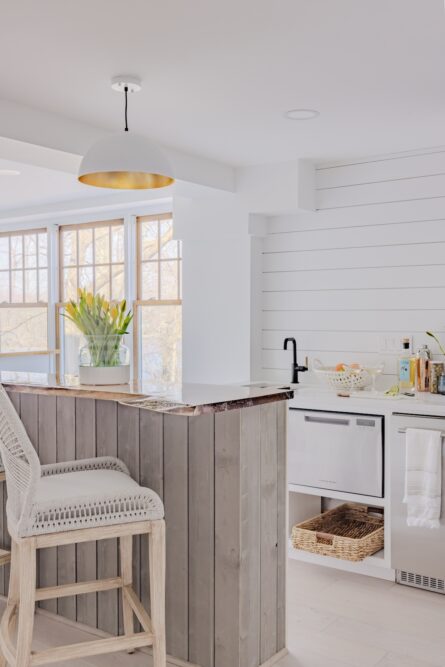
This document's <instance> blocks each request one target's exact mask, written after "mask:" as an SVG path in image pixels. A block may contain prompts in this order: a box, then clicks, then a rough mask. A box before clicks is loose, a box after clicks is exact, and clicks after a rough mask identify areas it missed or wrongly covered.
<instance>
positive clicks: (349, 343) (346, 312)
mask: <svg viewBox="0 0 445 667" xmlns="http://www.w3.org/2000/svg"><path fill="white" fill-rule="evenodd" d="M316 187H317V210H316V211H315V212H309V213H304V214H300V215H295V216H282V217H276V218H271V219H270V221H269V229H268V235H267V237H266V238H265V239H264V242H263V254H262V296H261V306H262V318H261V319H262V332H261V348H262V351H261V365H262V368H261V369H257V371H256V372H257V375H258V377H263V378H268V379H270V380H279V381H288V380H289V364H290V361H291V353H290V352H283V351H282V343H283V339H284V338H285V337H286V336H295V338H296V339H297V342H298V345H299V361H300V363H302V362H303V360H304V356H305V355H308V356H309V358H310V359H313V358H316V357H318V358H320V359H321V360H322V361H323V362H324V363H326V364H334V363H338V362H342V361H343V362H345V363H348V362H353V361H359V362H362V363H372V362H373V361H376V360H378V359H383V360H384V361H385V364H386V368H385V377H384V378H383V382H384V383H385V384H386V385H388V384H390V383H392V382H393V381H394V380H395V377H396V376H395V374H396V372H397V353H394V352H393V351H391V350H388V348H389V346H390V345H391V342H390V341H388V339H390V338H392V339H395V340H396V341H398V340H399V339H401V338H402V337H403V336H404V335H410V336H412V337H413V340H414V346H415V349H417V348H418V346H419V345H421V344H422V343H426V342H428V343H433V341H432V340H431V339H430V338H428V337H427V336H425V333H424V332H425V329H432V330H433V331H435V332H439V333H441V334H442V336H443V339H444V343H445V150H437V151H434V152H429V153H423V154H415V155H403V156H395V157H391V156H389V157H384V158H370V159H369V160H361V161H357V162H356V163H354V164H338V165H326V166H320V167H318V168H317V171H316ZM385 348H386V349H385ZM433 349H435V347H434V343H433ZM436 351H437V350H436ZM437 358H440V357H439V356H438V357H437ZM302 380H307V377H306V376H302Z"/></svg>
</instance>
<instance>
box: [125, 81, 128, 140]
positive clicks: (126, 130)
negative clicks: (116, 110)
mask: <svg viewBox="0 0 445 667" xmlns="http://www.w3.org/2000/svg"><path fill="white" fill-rule="evenodd" d="M124 91H125V132H128V117H127V113H128V86H125V88H124Z"/></svg>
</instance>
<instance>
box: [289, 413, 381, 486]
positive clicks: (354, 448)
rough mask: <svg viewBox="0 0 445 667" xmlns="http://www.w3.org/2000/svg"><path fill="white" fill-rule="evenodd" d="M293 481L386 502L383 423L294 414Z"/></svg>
mask: <svg viewBox="0 0 445 667" xmlns="http://www.w3.org/2000/svg"><path fill="white" fill-rule="evenodd" d="M288 471H289V472H288V481H289V483H290V484H298V485H301V486H310V487H315V488H319V489H326V490H334V491H342V492H346V493H356V494H361V495H364V496H371V497H377V498H381V497H382V496H383V417H381V416H375V415H366V414H351V413H346V412H319V411H315V410H298V409H294V408H291V409H290V411H289V433H288Z"/></svg>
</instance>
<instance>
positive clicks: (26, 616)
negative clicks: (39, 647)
mask: <svg viewBox="0 0 445 667" xmlns="http://www.w3.org/2000/svg"><path fill="white" fill-rule="evenodd" d="M18 550H19V627H18V632H17V657H16V663H15V664H16V667H28V666H29V665H30V664H31V644H32V633H33V628H34V611H35V609H34V607H35V595H36V547H35V541H34V539H33V538H24V539H23V540H20V542H19V544H18Z"/></svg>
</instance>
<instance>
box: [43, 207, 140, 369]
mask: <svg viewBox="0 0 445 667" xmlns="http://www.w3.org/2000/svg"><path fill="white" fill-rule="evenodd" d="M118 226H122V230H123V234H124V249H123V260H122V262H112V261H111V257H112V254H111V236H110V261H109V262H106V263H98V264H96V262H95V261H94V260H95V241H93V261H92V263H91V265H83V264H79V237H78V235H77V236H76V239H77V250H76V264H73V265H70V266H69V267H66V266H65V264H64V262H63V251H64V248H63V240H62V235H63V232H67V231H74V230H75V231H76V232H77V231H79V230H81V229H99V228H103V227H109V228H111V227H118ZM93 239H94V232H93ZM126 244H127V239H126V231H125V218H124V216H122V217H119V218H110V219H106V218H104V219H101V220H95V221H88V220H84V221H82V222H76V223H69V224H60V225H59V226H58V229H57V259H58V263H57V276H56V282H57V287H58V293H59V299H58V301H57V302H56V304H55V339H56V348H57V349H58V350H59V354H58V355H57V360H56V374H57V376H58V377H60V375H61V374H62V370H63V371H64V369H63V364H64V360H63V351H64V343H63V332H62V326H61V325H62V319H61V318H62V311H63V309H64V308H65V307H66V305H67V304H68V303H69V301H70V300H71V299H68V300H64V296H65V289H64V269H65V268H75V269H76V271H77V286H79V270H80V268H81V267H82V266H91V267H93V285H94V282H95V279H96V278H95V271H94V268H95V267H96V266H109V267H110V287H112V277H111V270H112V267H113V265H121V264H122V266H123V268H124V298H125V299H127V302H130V300H129V299H128V296H127V284H128V283H127V275H128V273H129V271H130V269H131V267H130V266H129V262H128V259H127V250H126ZM93 291H94V288H93ZM118 302H119V299H110V303H111V304H113V303H118Z"/></svg>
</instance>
